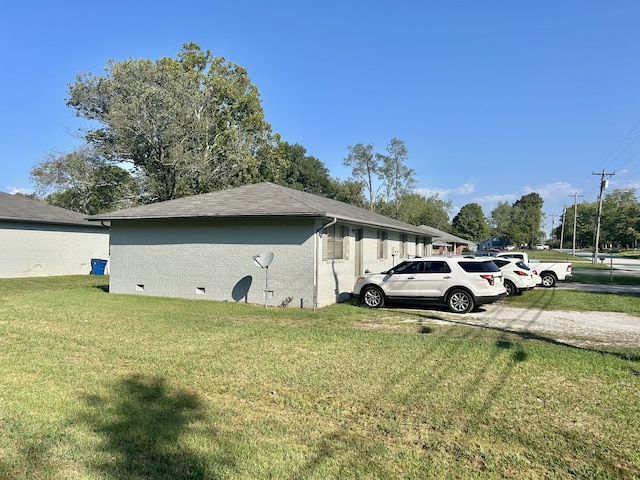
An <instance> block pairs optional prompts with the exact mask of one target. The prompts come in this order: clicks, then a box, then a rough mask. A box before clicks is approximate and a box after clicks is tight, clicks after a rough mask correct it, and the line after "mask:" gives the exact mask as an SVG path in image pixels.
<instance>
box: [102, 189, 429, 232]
mask: <svg viewBox="0 0 640 480" xmlns="http://www.w3.org/2000/svg"><path fill="white" fill-rule="evenodd" d="M238 217H247V218H248V217H315V218H318V217H320V218H338V219H339V220H343V221H348V222H353V223H356V224H362V225H369V226H376V227H381V228H385V229H389V230H397V231H402V232H407V233H409V232H410V233H414V234H419V235H422V236H431V234H432V233H431V232H430V230H429V229H428V228H427V229H424V228H419V227H417V226H415V225H410V224H408V223H404V222H400V221H398V220H394V219H392V218H388V217H385V216H384V215H380V214H378V213H375V212H371V211H369V210H365V209H363V208H359V207H356V206H354V205H350V204H348V203H344V202H340V201H337V200H332V199H330V198H325V197H320V196H318V195H314V194H311V193H307V192H303V191H300V190H294V189H292V188H288V187H283V186H281V185H276V184H273V183H269V182H265V183H256V184H252V185H244V186H242V187H238V188H233V189H230V190H221V191H217V192H212V193H205V194H202V195H195V196H192V197H185V198H179V199H176V200H169V201H166V202H159V203H154V204H151V205H143V206H140V207H133V208H128V209H125V210H120V211H117V212H113V213H105V214H100V215H94V216H92V217H89V220H94V221H96V220H102V221H113V220H142V219H168V218H238Z"/></svg>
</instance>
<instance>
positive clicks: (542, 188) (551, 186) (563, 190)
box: [523, 182, 580, 202]
mask: <svg viewBox="0 0 640 480" xmlns="http://www.w3.org/2000/svg"><path fill="white" fill-rule="evenodd" d="M523 190H524V192H525V194H529V193H533V192H535V193H537V194H538V195H540V196H541V197H542V199H543V200H548V201H553V200H560V199H562V201H563V202H564V201H565V199H566V198H567V197H569V196H572V195H574V194H575V193H578V194H580V192H579V191H578V192H576V188H575V187H573V186H572V185H571V184H570V183H567V182H553V183H544V184H542V185H538V186H536V187H531V186H529V185H527V186H525V187H524V188H523Z"/></svg>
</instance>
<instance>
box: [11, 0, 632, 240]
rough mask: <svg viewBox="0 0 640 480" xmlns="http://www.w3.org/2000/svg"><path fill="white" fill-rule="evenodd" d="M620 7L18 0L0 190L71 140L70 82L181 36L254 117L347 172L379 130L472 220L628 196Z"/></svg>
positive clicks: (627, 4) (628, 10) (628, 65)
mask: <svg viewBox="0 0 640 480" xmlns="http://www.w3.org/2000/svg"><path fill="white" fill-rule="evenodd" d="M638 14H640V4H638V3H637V2H635V1H632V0H621V1H619V2H613V3H611V2H600V1H586V2H580V3H575V2H555V1H551V0H548V1H542V2H535V3H527V2H488V3H487V2H483V3H477V2H460V3H455V2H454V3H451V2H444V3H442V2H441V3H432V2H417V1H414V2H402V1H401V2H395V3H389V2H384V3H383V2H365V1H354V2H334V1H328V2H321V3H316V4H314V3H305V2H292V1H281V2H251V3H249V4H247V3H243V4H234V3H233V2H219V1H212V2H193V1H186V2H181V3H180V6H179V8H176V6H175V5H166V6H163V5H161V4H158V3H157V2H154V3H151V2H147V1H141V2H126V3H125V2H122V1H120V0H115V1H114V2H111V3H110V4H109V7H108V8H105V7H104V5H98V4H95V5H94V4H90V3H86V2H79V1H75V0H72V1H65V2H63V3H62V4H60V3H55V2H36V1H32V0H26V1H24V2H20V3H12V4H9V5H5V6H4V7H3V15H2V18H1V19H0V22H2V23H1V25H0V58H2V61H3V65H5V67H6V68H5V69H4V72H3V76H2V77H1V78H0V107H1V108H0V141H2V144H3V152H2V154H1V155H0V162H1V164H0V167H1V169H2V170H1V171H2V175H1V176H0V180H1V182H0V190H2V191H7V192H14V191H29V190H33V185H31V184H30V181H29V171H30V169H31V168H32V167H33V166H34V165H35V164H37V163H38V162H40V161H42V160H43V159H44V158H45V157H46V154H47V152H49V151H50V150H51V149H53V148H56V149H58V150H61V151H71V150H73V149H74V148H75V147H76V146H77V145H79V144H80V143H81V141H80V140H78V139H77V138H74V136H73V133H74V132H75V131H76V130H77V128H78V127H83V126H86V121H84V120H81V119H78V118H75V117H74V116H73V111H72V110H71V109H70V108H68V107H67V106H66V98H67V96H68V92H67V84H68V83H72V82H73V81H74V79H75V75H76V74H77V73H79V72H93V73H95V74H97V75H100V74H102V72H103V67H104V65H105V64H106V62H107V61H108V60H109V59H116V60H125V59H127V58H129V57H131V58H150V59H157V58H161V57H165V56H168V57H173V56H175V55H176V53H177V52H178V51H179V50H180V48H181V46H182V44H183V43H186V42H190V41H194V42H196V43H198V44H199V45H200V46H201V47H202V48H203V49H210V50H211V51H212V53H213V55H215V56H224V57H225V58H226V59H227V60H229V61H231V62H234V63H236V64H238V65H241V66H242V67H244V68H246V69H247V72H248V75H249V77H250V79H251V82H252V83H253V84H254V85H256V87H257V88H258V90H259V92H260V95H261V99H262V104H263V107H264V113H265V120H266V121H267V122H269V123H270V124H271V126H272V128H273V131H275V132H278V133H280V134H281V135H282V138H283V140H284V141H287V142H289V143H291V144H296V143H297V144H300V145H302V146H304V148H306V150H307V152H308V154H309V155H312V156H314V157H316V158H318V159H319V160H320V161H322V162H323V163H324V164H325V165H326V167H327V168H328V169H329V171H330V174H331V175H332V176H335V177H340V178H343V179H346V178H347V177H348V176H349V175H350V173H351V172H350V170H349V169H348V168H346V167H345V166H344V165H343V160H344V158H345V157H347V155H348V153H349V152H348V146H350V145H356V144H358V143H362V144H365V145H367V144H373V145H374V146H375V150H376V151H380V152H383V151H384V149H385V147H386V145H387V143H388V142H389V140H390V139H392V138H398V139H401V140H402V141H403V142H404V143H405V145H406V148H407V152H408V156H407V159H408V160H407V166H408V168H411V169H414V170H415V171H416V179H417V185H416V188H417V189H418V191H419V192H420V193H422V194H424V195H426V196H429V195H431V194H432V193H434V192H439V193H440V198H442V199H444V200H451V201H452V205H453V209H452V212H451V214H452V215H451V216H452V217H453V216H454V215H455V214H456V213H457V211H458V209H460V208H461V207H462V206H463V205H465V204H468V203H477V204H479V205H480V206H481V207H482V209H483V211H484V213H485V215H489V213H490V212H491V210H492V209H493V208H494V207H495V206H496V205H497V203H498V202H499V201H508V202H510V203H513V202H515V201H516V200H517V199H519V198H520V197H522V196H523V195H525V194H528V193H530V192H537V193H538V194H540V196H541V197H542V199H543V201H544V204H543V210H544V211H545V212H546V214H547V217H546V230H547V231H549V230H550V228H551V226H552V223H553V222H554V221H555V223H556V225H557V222H558V218H559V215H560V214H561V213H562V205H563V204H565V203H566V204H567V205H571V204H572V203H573V196H574V194H575V193H577V194H578V195H580V196H581V197H579V199H578V200H579V201H595V200H596V197H597V194H598V190H599V177H598V176H596V175H593V173H594V172H596V173H597V172H601V171H602V170H606V171H607V172H613V173H615V174H616V175H615V176H613V177H612V178H611V182H610V189H611V190H612V189H614V188H629V187H634V188H637V187H638V186H640V167H639V165H640V161H638V152H639V151H640V150H639V149H640V147H638V145H639V143H638V138H639V137H640V126H639V125H638V121H639V120H640V116H639V115H638V112H639V111H640V108H638V107H639V106H640V105H639V104H640V97H639V96H638V95H637V78H638V73H639V71H638V70H639V69H640V64H638V62H637V52H636V49H637V45H638V44H640V31H639V30H638V29H637V18H638V16H639V15H638Z"/></svg>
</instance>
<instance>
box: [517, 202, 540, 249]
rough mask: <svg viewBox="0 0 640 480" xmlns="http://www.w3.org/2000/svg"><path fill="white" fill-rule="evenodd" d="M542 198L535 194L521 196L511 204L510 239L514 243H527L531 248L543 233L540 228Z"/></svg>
mask: <svg viewBox="0 0 640 480" xmlns="http://www.w3.org/2000/svg"><path fill="white" fill-rule="evenodd" d="M542 203H543V200H542V197H541V196H540V195H538V194H537V193H535V192H533V193H529V194H527V195H523V196H522V197H520V199H519V200H517V201H516V202H515V203H514V204H513V212H512V222H511V231H510V235H509V236H510V237H511V239H512V240H513V241H515V243H517V244H520V243H527V244H528V245H529V248H533V246H534V245H536V244H537V243H538V242H539V241H540V239H541V237H543V236H544V233H543V232H542V231H541V227H542V217H543V213H542Z"/></svg>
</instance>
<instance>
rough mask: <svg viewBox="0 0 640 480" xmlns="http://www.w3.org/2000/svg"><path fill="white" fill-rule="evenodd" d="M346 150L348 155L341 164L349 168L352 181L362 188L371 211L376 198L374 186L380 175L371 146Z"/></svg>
mask: <svg viewBox="0 0 640 480" xmlns="http://www.w3.org/2000/svg"><path fill="white" fill-rule="evenodd" d="M347 148H348V149H349V155H348V156H347V157H346V158H345V159H344V161H343V164H344V166H345V167H351V175H352V177H353V179H354V180H355V181H356V182H360V183H361V184H362V185H363V186H364V189H365V190H366V197H367V199H368V204H369V205H368V206H369V210H373V206H374V203H375V200H376V196H377V195H378V188H377V187H376V186H375V184H376V179H377V177H378V176H379V174H380V167H379V165H378V162H377V159H376V157H375V155H374V153H373V145H372V144H369V145H363V144H362V143H358V144H356V145H354V146H352V147H351V146H350V147H347Z"/></svg>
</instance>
